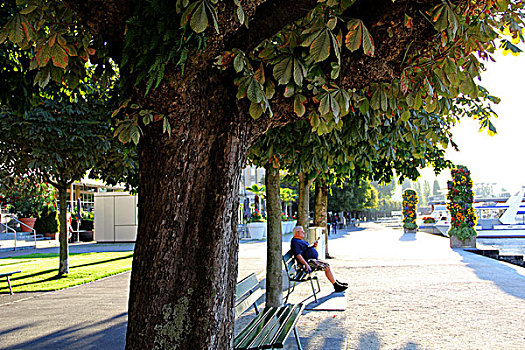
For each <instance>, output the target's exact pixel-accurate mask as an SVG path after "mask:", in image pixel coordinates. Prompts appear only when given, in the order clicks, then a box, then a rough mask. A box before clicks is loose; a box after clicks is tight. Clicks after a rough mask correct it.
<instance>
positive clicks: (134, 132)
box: [129, 125, 140, 145]
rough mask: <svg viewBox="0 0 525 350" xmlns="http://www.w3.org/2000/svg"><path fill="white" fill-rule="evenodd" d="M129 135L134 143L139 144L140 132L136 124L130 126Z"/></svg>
mask: <svg viewBox="0 0 525 350" xmlns="http://www.w3.org/2000/svg"><path fill="white" fill-rule="evenodd" d="M129 136H130V138H131V140H132V141H133V143H134V144H135V145H138V144H139V139H140V132H139V127H138V126H137V125H134V126H133V127H132V128H130V131H129Z"/></svg>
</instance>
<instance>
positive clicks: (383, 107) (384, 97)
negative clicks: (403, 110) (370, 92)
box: [381, 88, 388, 112]
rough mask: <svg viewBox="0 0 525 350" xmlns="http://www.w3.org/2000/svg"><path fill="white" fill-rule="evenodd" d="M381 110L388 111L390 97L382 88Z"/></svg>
mask: <svg viewBox="0 0 525 350" xmlns="http://www.w3.org/2000/svg"><path fill="white" fill-rule="evenodd" d="M381 110H383V112H386V111H387V110H388V95H387V91H386V89H385V88H381Z"/></svg>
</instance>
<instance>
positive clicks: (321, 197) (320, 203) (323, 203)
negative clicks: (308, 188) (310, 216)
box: [314, 179, 330, 258]
mask: <svg viewBox="0 0 525 350" xmlns="http://www.w3.org/2000/svg"><path fill="white" fill-rule="evenodd" d="M327 208H328V187H327V186H326V182H325V180H323V179H321V180H318V181H317V182H316V184H315V213H314V226H316V227H322V228H323V232H324V234H325V235H324V237H325V257H326V258H328V257H329V256H330V254H328V232H327V230H326V219H327Z"/></svg>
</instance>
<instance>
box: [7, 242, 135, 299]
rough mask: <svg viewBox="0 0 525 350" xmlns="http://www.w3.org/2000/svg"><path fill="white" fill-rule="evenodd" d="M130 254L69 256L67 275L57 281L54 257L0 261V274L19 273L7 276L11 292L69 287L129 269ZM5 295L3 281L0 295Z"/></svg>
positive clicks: (113, 253)
mask: <svg viewBox="0 0 525 350" xmlns="http://www.w3.org/2000/svg"><path fill="white" fill-rule="evenodd" d="M132 258H133V252H104V253H81V254H70V255H69V274H68V275H67V276H65V277H62V278H59V277H58V276H57V274H58V262H59V260H58V254H29V255H22V256H17V257H13V258H3V259H0V273H1V272H11V271H18V270H20V271H22V272H21V273H17V274H14V275H12V276H11V285H12V286H13V291H14V292H15V293H17V292H18V293H20V292H43V291H52V290H59V289H64V288H69V287H72V286H76V285H79V284H84V283H88V282H91V281H95V280H98V279H101V278H104V277H106V276H111V275H115V274H117V273H121V272H124V271H128V270H131V261H132ZM5 293H9V287H8V285H7V281H6V280H5V278H2V279H1V280H0V294H5Z"/></svg>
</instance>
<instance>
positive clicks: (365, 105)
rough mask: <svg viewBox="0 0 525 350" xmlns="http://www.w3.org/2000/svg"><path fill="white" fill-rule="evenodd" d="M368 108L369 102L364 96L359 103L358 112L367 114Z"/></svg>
mask: <svg viewBox="0 0 525 350" xmlns="http://www.w3.org/2000/svg"><path fill="white" fill-rule="evenodd" d="M369 109H370V102H369V101H368V99H367V98H365V99H363V100H362V101H361V103H360V104H359V112H361V114H367V113H368V110H369Z"/></svg>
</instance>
